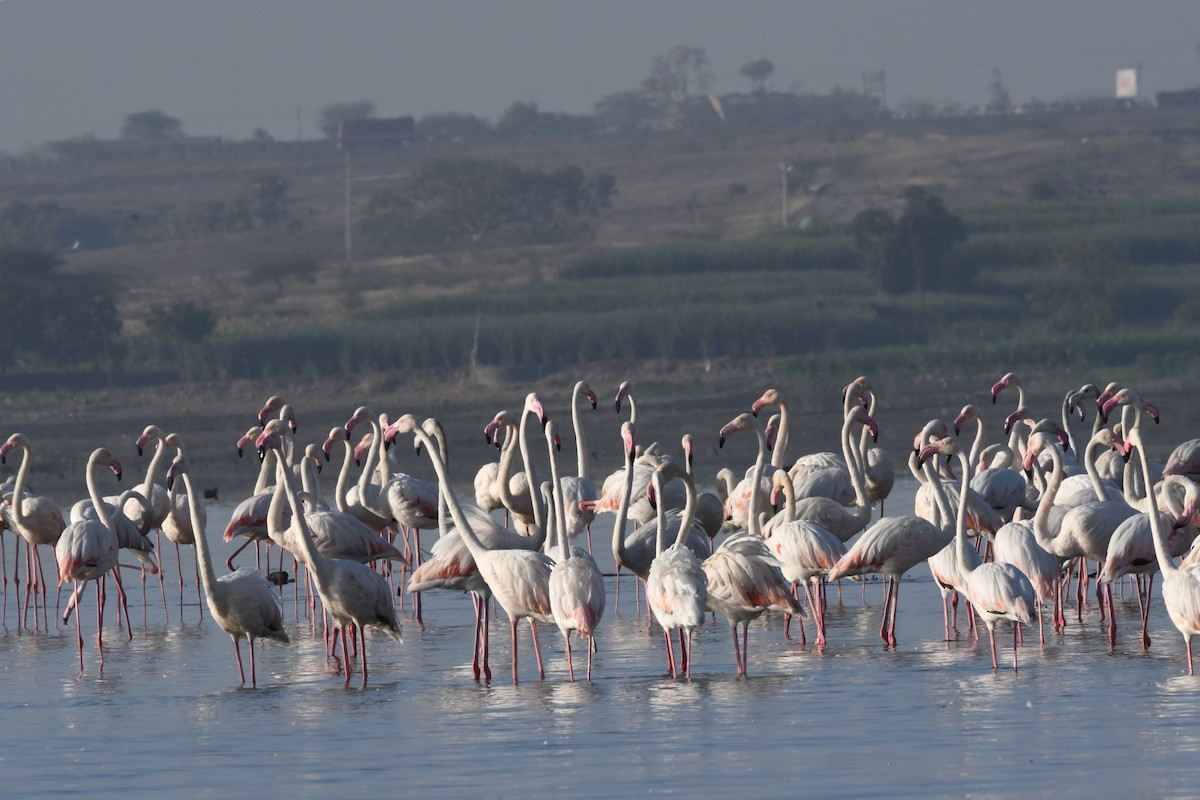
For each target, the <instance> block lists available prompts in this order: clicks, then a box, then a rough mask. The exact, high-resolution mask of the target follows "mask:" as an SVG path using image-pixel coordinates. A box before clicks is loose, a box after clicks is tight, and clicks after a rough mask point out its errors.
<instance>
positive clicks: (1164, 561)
mask: <svg viewBox="0 0 1200 800" xmlns="http://www.w3.org/2000/svg"><path fill="white" fill-rule="evenodd" d="M1139 445H1140V439H1139ZM1137 452H1138V463H1139V464H1140V465H1141V467H1142V477H1143V478H1144V479H1145V481H1146V485H1147V486H1151V485H1152V484H1151V482H1150V461H1149V460H1148V459H1147V458H1146V448H1145V447H1141V446H1139V447H1138V448H1137ZM1146 513H1147V515H1149V517H1150V532H1151V534H1153V536H1152V538H1153V539H1154V555H1155V556H1156V557H1157V558H1158V568H1159V569H1160V570H1161V571H1162V574H1163V580H1166V579H1167V578H1171V577H1174V576H1175V575H1176V574H1178V573H1179V572H1180V569H1179V567H1176V566H1175V562H1174V561H1173V560H1172V559H1171V555H1170V553H1168V552H1167V532H1166V531H1165V530H1164V528H1163V522H1162V517H1161V516H1160V514H1159V511H1158V508H1157V506H1156V504H1154V503H1151V504H1150V507H1149V509H1147V511H1146Z"/></svg>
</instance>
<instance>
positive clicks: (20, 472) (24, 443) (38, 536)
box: [0, 433, 66, 628]
mask: <svg viewBox="0 0 1200 800" xmlns="http://www.w3.org/2000/svg"><path fill="white" fill-rule="evenodd" d="M14 449H15V450H20V451H21V466H20V467H19V468H18V469H17V480H16V483H15V484H14V485H13V493H12V497H11V499H10V500H9V501H8V502H7V503H5V504H4V505H3V512H4V523H5V524H6V525H7V526H8V528H9V529H11V530H12V531H13V532H14V533H16V534H17V535H19V536H20V537H21V538H22V539H24V540H25V544H26V548H27V551H28V556H29V557H28V559H27V565H26V567H25V572H26V576H25V612H26V614H27V613H28V611H29V597H30V593H31V592H32V593H33V595H34V598H35V603H36V597H37V593H36V587H37V586H41V589H42V617H43V622H46V623H47V624H46V627H47V628H49V624H48V621H47V620H46V619H45V616H46V582H45V579H44V578H43V577H42V559H41V555H40V554H39V552H38V547H39V545H50V546H51V547H54V546H55V545H56V544H58V539H59V536H61V535H62V532H63V528H65V527H66V522H65V521H64V520H63V515H62V511H61V510H59V507H58V504H57V503H55V502H54V501H53V500H51V499H50V498H48V497H40V496H37V495H27V494H26V493H25V482H26V479H27V478H28V477H29V463H30V450H31V449H32V448H31V446H30V444H29V440H28V439H27V438H26V437H25V435H24V434H21V433H14V434H13V435H12V436H10V437H8V439H7V440H6V441H5V442H4V444H3V445H0V463H3V462H4V461H5V460H6V459H7V458H8V454H9V453H10V452H11V451H13V450H14ZM17 555H18V556H19V555H20V550H19V549H18V550H17ZM35 571H36V573H37V577H36V579H35V578H34V573H35ZM14 577H15V578H16V580H17V582H18V583H17V586H18V589H17V619H18V621H22V620H23V619H24V618H23V617H22V614H21V595H20V588H19V586H20V584H19V580H20V578H19V576H18V575H14ZM33 620H34V625H36V624H37V612H36V611H35V612H34V616H33Z"/></svg>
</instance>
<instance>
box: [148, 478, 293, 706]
mask: <svg viewBox="0 0 1200 800" xmlns="http://www.w3.org/2000/svg"><path fill="white" fill-rule="evenodd" d="M178 479H182V482H183V486H184V490H185V492H184V493H185V494H186V496H187V505H188V511H189V514H190V517H191V520H190V522H191V530H192V532H193V534H194V537H195V545H196V561H197V563H198V565H199V567H200V576H201V579H202V581H203V583H204V599H205V601H206V602H207V603H208V611H209V613H210V614H211V615H212V618H213V620H214V621H216V623H217V625H219V626H220V627H221V630H223V631H225V632H226V633H228V634H229V637H230V638H231V639H233V652H234V655H235V656H236V657H237V665H238V676H239V678H240V681H241V685H243V686H245V684H246V671H245V669H244V668H243V666H242V649H241V644H240V642H241V638H242V637H243V636H244V637H246V641H247V642H248V643H249V645H250V686H251V687H253V688H257V687H258V677H257V674H256V670H255V663H254V640H255V639H257V638H263V639H274V640H275V641H277V642H283V643H284V644H287V643H288V641H289V640H288V635H287V631H285V630H284V629H283V604H282V603H281V602H280V601H279V596H278V595H277V594H276V592H275V590H274V589H272V588H271V584H269V583H267V579H266V578H264V577H263V576H262V574H261V573H259V572H258V571H257V570H252V569H249V568H247V567H242V568H241V569H239V570H237V571H236V572H233V573H230V574H229V575H222V576H221V577H219V578H218V577H217V574H216V571H215V570H214V569H213V562H212V555H211V554H210V553H209V550H208V537H206V536H205V534H204V517H203V515H202V513H201V510H202V506H201V504H200V500H199V499H198V498H199V495H198V494H197V493H196V489H195V487H194V486H193V485H192V477H191V466H190V465H189V463H188V460H187V457H186V456H184V455H182V454H180V455H178V456H176V457H175V460H174V461H173V462H172V463H171V467H170V469H168V470H167V484H168V487H170V486H171V485H173V484H174V482H175V481H176V480H178Z"/></svg>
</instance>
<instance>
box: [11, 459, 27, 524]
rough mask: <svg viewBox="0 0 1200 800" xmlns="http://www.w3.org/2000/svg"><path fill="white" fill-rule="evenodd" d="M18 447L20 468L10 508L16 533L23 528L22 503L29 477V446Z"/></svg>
mask: <svg viewBox="0 0 1200 800" xmlns="http://www.w3.org/2000/svg"><path fill="white" fill-rule="evenodd" d="M20 447H21V466H20V467H18V468H17V481H16V483H14V484H13V496H12V507H11V511H12V521H13V527H14V528H16V529H18V531H19V530H20V529H23V528H24V527H25V509H24V508H23V506H24V503H23V502H22V501H23V500H24V498H25V480H26V478H28V477H29V445H27V444H22V445H21V446H20Z"/></svg>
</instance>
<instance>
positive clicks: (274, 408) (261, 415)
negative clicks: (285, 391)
mask: <svg viewBox="0 0 1200 800" xmlns="http://www.w3.org/2000/svg"><path fill="white" fill-rule="evenodd" d="M283 405H284V402H283V398H282V397H280V396H279V395H277V394H273V395H271V396H270V397H268V398H267V402H265V403H263V407H262V408H261V409H259V411H258V424H259V425H266V424H267V420H268V419H270V418H271V417H273V416H275V414H276V413H278V412H279V409H280V408H282V407H283Z"/></svg>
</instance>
